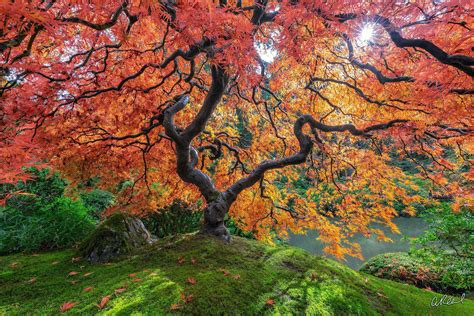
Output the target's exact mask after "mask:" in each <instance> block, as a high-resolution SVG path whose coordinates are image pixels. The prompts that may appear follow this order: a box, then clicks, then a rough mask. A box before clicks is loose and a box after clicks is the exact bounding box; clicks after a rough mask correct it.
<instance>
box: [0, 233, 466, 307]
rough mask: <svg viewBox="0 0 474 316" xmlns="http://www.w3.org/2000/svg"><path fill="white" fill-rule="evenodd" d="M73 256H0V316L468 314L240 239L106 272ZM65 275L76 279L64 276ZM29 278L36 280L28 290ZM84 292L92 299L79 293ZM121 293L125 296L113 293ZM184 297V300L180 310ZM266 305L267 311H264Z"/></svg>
mask: <svg viewBox="0 0 474 316" xmlns="http://www.w3.org/2000/svg"><path fill="white" fill-rule="evenodd" d="M73 255H74V254H73V252H72V251H62V252H50V253H43V254H39V255H37V256H32V255H13V256H6V257H0V315H4V314H5V315H20V314H34V315H54V314H57V312H58V310H59V307H60V306H61V305H62V304H63V303H64V302H66V301H74V302H77V303H78V304H77V305H76V306H74V307H73V308H72V309H71V310H70V311H69V314H81V315H92V314H96V313H98V314H101V315H162V314H172V313H178V314H190V315H209V314H211V315H217V314H218V315H222V314H237V313H238V314H244V315H257V314H258V315H262V314H263V315H265V314H266V315H287V314H307V315H349V314H351V315H380V314H384V315H386V314H392V315H416V314H419V315H425V314H429V313H431V314H433V315H468V314H473V312H474V303H473V302H472V301H470V300H465V301H464V303H463V304H457V305H452V306H443V307H438V308H430V301H431V298H432V297H433V296H435V295H437V294H434V293H431V292H428V291H424V290H420V289H417V288H415V287H412V286H408V285H403V284H399V283H395V282H391V281H387V280H381V279H377V278H375V277H372V276H369V275H365V274H362V273H358V272H355V271H353V270H351V269H349V268H347V267H345V266H343V265H341V264H339V263H337V262H335V261H332V260H328V259H324V258H321V257H315V256H312V255H310V254H308V253H306V252H304V251H303V250H301V249H297V248H292V247H286V246H275V247H273V246H269V245H266V244H263V243H260V242H258V241H253V240H247V239H242V238H237V237H236V238H234V240H233V242H232V243H231V244H224V243H222V242H220V241H218V240H215V239H213V238H209V237H204V236H201V235H195V234H189V235H180V236H178V237H174V238H167V239H164V240H162V241H160V242H158V243H156V244H154V245H153V246H149V247H147V248H146V249H143V250H142V251H141V252H140V253H139V254H137V255H135V256H133V257H130V258H128V259H126V260H124V261H121V262H115V263H112V264H106V265H90V264H88V263H85V262H81V261H79V262H72V261H73V260H72V257H73ZM55 262H59V263H57V264H53V263H55ZM180 262H181V263H180ZM15 263H16V264H15ZM71 271H76V272H79V273H78V274H77V275H74V276H68V273H69V272H71ZM90 272H92V274H90V275H88V276H85V274H86V273H90ZM130 275H131V276H130ZM32 278H36V281H35V282H28V281H29V280H31V279H32ZM137 278H139V279H140V280H136V279H137ZM188 278H194V279H195V280H196V281H197V282H196V284H194V285H192V284H190V283H189V282H188V281H187V280H188ZM133 280H136V281H137V282H133ZM71 281H77V282H76V283H75V284H71V283H70V282H71ZM89 286H92V287H93V289H92V291H90V292H82V291H83V289H84V288H86V287H89ZM124 286H127V290H126V291H125V292H123V293H122V294H119V295H115V294H114V290H115V289H118V288H121V287H124ZM106 295H111V300H110V301H109V303H108V304H107V306H106V307H105V308H104V309H103V310H102V311H99V310H98V308H97V307H96V304H98V303H99V301H100V300H101V298H102V297H104V296H106ZM182 295H184V296H185V297H186V298H188V300H189V302H187V303H184V302H183V301H182ZM190 295H192V299H190V297H191V296H190ZM438 296H439V295H438ZM268 300H273V301H274V304H267V302H268ZM172 304H178V305H177V306H178V307H179V308H178V310H177V311H172V310H171V306H172Z"/></svg>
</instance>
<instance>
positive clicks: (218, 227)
mask: <svg viewBox="0 0 474 316" xmlns="http://www.w3.org/2000/svg"><path fill="white" fill-rule="evenodd" d="M229 208H230V205H229V203H228V202H227V201H226V200H225V199H224V198H223V197H222V194H220V195H219V196H218V197H217V198H216V199H215V200H213V201H211V202H208V204H207V206H206V208H205V209H204V224H203V227H202V229H201V233H203V234H209V235H213V236H216V237H218V238H219V239H222V240H224V241H226V242H230V233H229V231H228V230H227V228H226V227H225V225H224V217H225V215H226V214H227V212H228V211H229Z"/></svg>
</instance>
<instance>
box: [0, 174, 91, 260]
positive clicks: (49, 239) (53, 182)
mask: <svg viewBox="0 0 474 316" xmlns="http://www.w3.org/2000/svg"><path fill="white" fill-rule="evenodd" d="M28 172H29V173H31V175H32V179H31V180H27V181H25V182H19V183H18V184H17V185H10V184H1V185H0V192H1V194H3V195H6V194H8V193H13V192H19V191H21V194H13V195H12V197H11V198H9V199H8V200H7V201H6V204H5V206H4V207H1V208H0V253H1V254H5V253H12V252H17V251H35V250H47V249H56V248H64V247H70V246H73V245H74V244H75V243H77V242H79V241H80V240H82V239H83V238H84V237H85V236H86V235H87V234H88V233H89V232H90V231H91V230H92V229H93V228H94V222H93V220H92V218H91V217H90V216H89V215H88V210H87V208H86V207H84V205H83V204H82V202H80V201H73V200H71V199H70V198H67V197H64V196H63V194H64V189H65V186H66V183H65V181H64V180H62V179H61V178H60V176H59V174H53V175H50V174H49V171H48V170H47V169H42V170H37V169H30V170H28Z"/></svg>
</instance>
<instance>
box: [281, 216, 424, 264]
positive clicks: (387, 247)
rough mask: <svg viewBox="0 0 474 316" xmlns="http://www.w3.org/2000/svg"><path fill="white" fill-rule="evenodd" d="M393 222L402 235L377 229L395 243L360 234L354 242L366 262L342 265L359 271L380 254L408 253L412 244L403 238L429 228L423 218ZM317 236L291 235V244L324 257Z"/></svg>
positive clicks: (312, 234)
mask: <svg viewBox="0 0 474 316" xmlns="http://www.w3.org/2000/svg"><path fill="white" fill-rule="evenodd" d="M393 222H394V223H395V224H396V225H397V226H398V229H399V230H400V233H401V234H394V233H392V232H391V231H390V229H389V228H388V227H385V226H382V225H376V227H377V228H379V229H382V230H383V231H384V232H385V235H386V236H387V237H390V238H391V239H392V240H393V242H382V241H377V240H376V237H374V236H372V237H370V238H367V237H364V236H363V235H361V234H358V235H356V236H354V237H353V238H352V241H355V242H357V243H359V244H360V246H361V249H362V255H363V256H364V260H360V259H357V258H352V257H347V258H346V261H342V263H344V264H346V265H347V266H349V267H351V268H352V269H355V270H358V269H359V268H360V267H361V266H362V264H363V263H364V262H365V261H366V260H368V259H370V258H372V257H373V256H376V255H378V254H381V253H387V252H400V251H408V250H409V249H410V243H409V241H408V240H402V238H403V237H404V236H407V237H417V236H419V235H420V234H422V233H423V232H424V231H425V229H426V228H427V226H428V225H427V224H426V222H425V221H424V220H423V219H422V218H417V217H398V218H395V219H394V220H393ZM317 236H318V234H317V232H316V231H312V232H308V234H307V235H305V236H303V235H290V239H289V244H290V245H292V246H296V247H300V248H303V249H305V250H307V251H309V252H311V253H313V254H316V255H323V256H324V255H325V254H324V253H323V248H324V246H323V244H322V243H321V242H320V241H319V240H317V239H316V238H317Z"/></svg>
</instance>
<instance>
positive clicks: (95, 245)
mask: <svg viewBox="0 0 474 316" xmlns="http://www.w3.org/2000/svg"><path fill="white" fill-rule="evenodd" d="M153 241H154V240H153V238H152V237H151V235H150V233H149V232H148V230H147V229H146V228H145V225H143V222H142V221H141V220H140V219H138V218H136V217H131V216H128V215H125V214H121V213H116V214H113V215H112V216H110V217H109V218H107V219H106V220H105V221H104V222H102V223H101V224H100V225H99V226H98V227H97V228H96V230H95V231H94V232H93V233H92V235H91V236H89V237H88V238H87V239H86V240H85V241H84V242H83V243H82V244H81V246H80V247H79V253H80V255H81V256H82V257H83V258H85V259H86V260H87V261H89V262H91V263H106V262H109V261H111V260H112V259H114V258H116V257H119V256H123V255H128V254H131V253H132V252H133V250H135V249H136V248H139V247H142V246H145V245H149V244H151V243H153Z"/></svg>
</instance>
